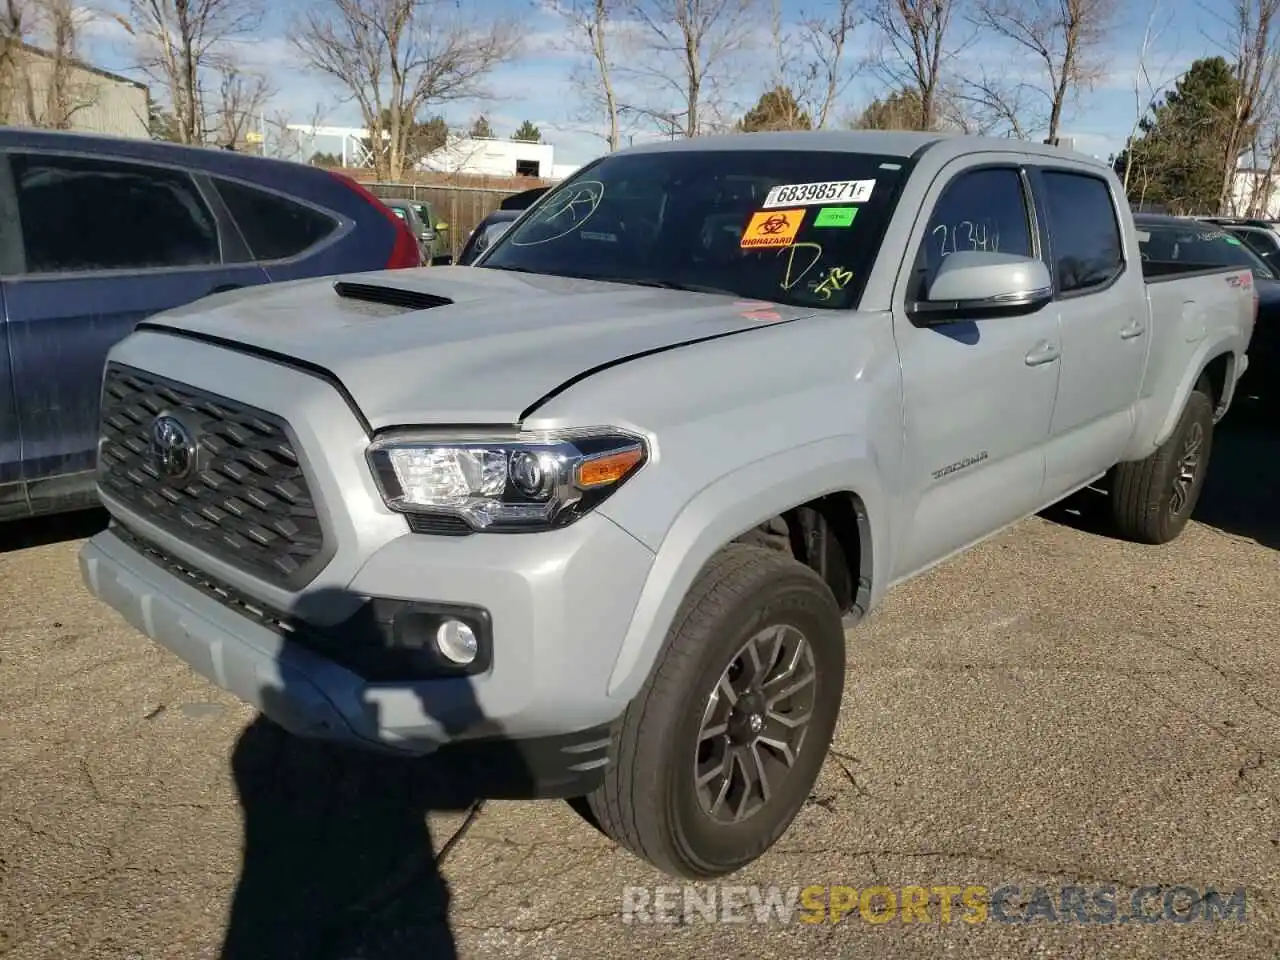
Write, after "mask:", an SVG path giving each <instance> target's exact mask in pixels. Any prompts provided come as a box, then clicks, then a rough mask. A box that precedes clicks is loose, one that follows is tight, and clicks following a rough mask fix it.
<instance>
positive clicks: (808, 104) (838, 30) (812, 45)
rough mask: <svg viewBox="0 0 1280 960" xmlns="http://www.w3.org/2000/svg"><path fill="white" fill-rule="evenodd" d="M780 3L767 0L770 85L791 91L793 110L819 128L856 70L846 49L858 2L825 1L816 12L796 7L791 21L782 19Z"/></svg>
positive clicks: (854, 26)
mask: <svg viewBox="0 0 1280 960" xmlns="http://www.w3.org/2000/svg"><path fill="white" fill-rule="evenodd" d="M782 6H783V4H782V0H772V4H771V8H770V34H771V39H772V47H773V59H774V76H773V78H772V83H771V84H770V88H771V89H774V90H777V89H780V88H785V89H787V90H790V91H791V92H792V94H793V95H794V96H795V103H796V108H797V110H798V112H800V113H803V114H805V115H807V116H809V117H810V118H811V119H812V123H813V128H814V129H816V130H821V129H822V128H823V127H825V126H826V125H827V123H828V122H829V121H830V119H831V117H832V111H833V109H834V108H835V106H836V104H837V103H838V102H839V100H840V98H841V96H842V95H843V94H844V92H845V91H846V90H847V89H848V88H849V84H850V83H852V82H853V79H854V76H855V74H856V72H857V70H856V65H855V64H853V62H852V58H851V57H850V56H849V55H848V47H849V41H850V40H851V39H852V38H853V34H854V31H855V30H856V29H857V27H858V26H859V24H860V23H861V22H862V20H861V16H860V14H859V10H858V0H829V2H828V3H826V4H822V5H819V9H818V10H801V11H800V12H799V19H798V21H797V22H795V23H794V24H792V23H790V22H789V21H788V20H787V19H786V17H785V16H784V14H783V9H782Z"/></svg>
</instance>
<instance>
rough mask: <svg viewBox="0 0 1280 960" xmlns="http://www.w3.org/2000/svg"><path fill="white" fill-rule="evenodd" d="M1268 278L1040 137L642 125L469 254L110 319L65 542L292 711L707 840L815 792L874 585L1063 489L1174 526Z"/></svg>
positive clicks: (611, 826)
mask: <svg viewBox="0 0 1280 960" xmlns="http://www.w3.org/2000/svg"><path fill="white" fill-rule="evenodd" d="M1256 310H1257V298H1256V293H1255V288H1254V285H1253V281H1252V276H1251V274H1250V271H1249V270H1248V269H1241V268H1239V267H1235V266H1229V265H1228V266H1224V265H1220V264H1213V263H1204V264H1201V263H1196V262H1194V261H1188V260H1186V259H1175V258H1169V259H1165V260H1158V259H1149V258H1148V259H1144V258H1143V256H1142V254H1141V252H1140V245H1139V240H1138V237H1137V235H1136V233H1135V228H1134V224H1133V218H1132V216H1131V214H1130V212H1129V208H1128V206H1127V204H1126V202H1125V199H1124V194H1123V190H1122V188H1121V185H1120V184H1119V182H1118V181H1117V179H1116V177H1115V175H1114V174H1113V173H1112V172H1111V171H1110V170H1109V169H1108V168H1107V167H1105V166H1104V165H1102V164H1099V163H1097V162H1094V161H1093V160H1091V159H1089V158H1086V157H1083V156H1080V155H1077V154H1073V153H1070V152H1067V151H1064V150H1060V149H1057V148H1054V147H1051V146H1042V145H1035V144H1029V143H1020V142H1013V141H1007V140H990V139H981V138H972V137H963V136H948V135H938V134H931V133H854V132H849V133H834V132H832V133H802V134H798V133H777V134H774V133H760V134H750V135H740V136H725V137H718V138H696V139H692V140H689V141H684V142H671V143H660V144H653V145H645V146H639V147H635V148H633V149H628V150H623V151H620V152H617V153H613V154H610V155H607V156H604V157H602V158H600V159H598V160H597V161H595V162H593V163H590V164H588V165H587V166H586V167H585V168H583V169H582V170H581V171H579V172H577V173H576V174H575V175H574V176H573V177H571V178H570V179H568V180H566V181H565V182H563V183H562V184H560V185H558V186H557V187H555V188H554V189H552V190H550V191H548V192H547V193H546V194H545V195H544V196H542V197H541V198H539V199H538V201H537V203H536V204H535V205H534V206H533V207H531V208H530V209H529V210H528V211H526V213H525V214H524V215H523V216H522V217H521V218H520V220H519V222H518V223H517V224H516V225H515V226H513V227H512V229H511V230H509V231H507V232H506V233H505V234H503V235H502V236H501V237H500V238H499V239H498V240H497V241H496V242H495V243H494V244H493V245H492V246H491V247H490V248H489V249H488V250H486V251H485V253H484V254H483V255H482V256H481V257H480V258H479V259H478V260H477V261H476V263H475V265H473V266H468V267H446V268H436V269H422V270H408V271H405V270H401V271H394V272H373V273H363V274H357V275H350V276H338V277H330V278H327V279H323V280H303V281H298V282H292V283H285V284H281V285H277V286H273V287H269V288H263V289H254V290H247V291H236V292H228V293H222V294H218V295H214V296H211V297H208V298H206V299H203V300H200V301H197V302H195V303H193V304H190V305H188V306H186V307H182V308H179V309H175V310H170V311H168V312H167V313H164V314H162V315H158V316H155V317H153V318H150V319H148V320H146V321H145V322H143V323H141V324H139V325H138V327H137V329H136V331H135V332H134V333H133V334H131V335H130V336H129V337H128V338H127V339H125V340H124V341H123V342H121V343H120V344H119V345H117V346H116V347H115V348H114V349H113V350H112V351H111V354H110V356H109V358H108V361H107V364H106V366H105V370H104V381H103V390H102V411H103V412H102V420H101V438H100V443H99V454H98V462H99V467H98V476H97V483H98V490H99V494H100V496H101V499H102V501H103V503H104V504H105V505H106V506H107V508H108V509H109V511H110V513H111V517H112V521H111V524H110V526H109V528H108V529H107V530H105V531H103V532H102V533H100V534H98V535H97V536H95V537H93V538H92V539H91V540H89V541H88V542H87V544H86V545H85V546H84V547H83V548H82V551H81V554H80V563H81V567H82V572H83V576H84V579H85V581H86V583H87V584H88V586H89V588H90V590H92V592H93V593H94V594H95V595H96V596H97V597H99V598H101V600H102V601H104V602H105V603H107V604H109V605H110V606H111V607H113V608H114V609H115V610H117V611H118V612H119V613H120V614H121V615H123V617H124V618H125V619H127V620H128V621H129V622H130V623H131V624H133V625H134V626H135V627H136V628H137V629H138V630H139V631H141V632H142V633H144V634H146V635H147V636H148V637H150V638H152V639H153V640H154V641H155V642H157V643H159V644H161V645H163V646H164V647H166V648H168V649H169V650H171V651H173V652H174V653H176V654H177V655H178V656H179V657H181V658H182V659H183V660H185V661H186V662H187V663H188V664H189V665H190V666H191V667H192V668H193V669H194V670H196V671H198V672H199V673H201V674H203V675H204V676H205V677H208V678H209V679H210V680H212V681H213V682H215V683H217V684H219V685H220V686H222V687H223V688H225V689H226V690H229V691H231V692H232V693H234V694H236V695H237V696H239V697H240V698H242V699H243V700H245V701H247V702H249V703H251V704H254V705H256V706H257V707H258V708H259V709H260V710H261V711H262V712H263V713H265V714H266V715H267V716H268V717H270V718H272V719H273V720H275V721H276V722H277V723H278V724H279V725H281V726H283V727H284V728H286V729H288V730H290V731H292V732H294V733H295V734H297V735H299V736H303V737H313V738H326V739H330V740H335V741H340V742H343V743H346V744H350V745H353V746H356V747H362V748H368V749H375V750H384V751H398V752H400V753H403V754H408V755H422V754H427V753H431V752H434V751H437V750H439V749H440V748H442V747H445V746H448V747H449V748H450V750H451V751H453V752H455V753H456V752H457V751H458V750H459V749H461V750H462V751H463V752H464V753H465V752H467V751H475V755H476V756H489V757H506V758H507V760H508V761H509V762H511V763H514V764H518V765H523V766H524V768H525V769H526V772H527V774H528V784H529V795H530V796H548V797H553V796H558V797H565V798H577V799H578V800H580V801H583V802H584V803H585V806H586V807H587V808H588V809H589V812H590V813H591V814H592V815H593V816H594V819H595V820H596V821H597V822H598V823H599V825H600V827H601V828H602V829H603V830H604V831H605V832H606V833H607V834H608V835H610V836H611V837H613V838H615V840H616V841H617V842H618V843H620V844H621V845H623V846H624V847H626V848H627V849H629V850H631V851H633V852H634V853H635V854H636V855H638V856H640V857H642V858H645V859H646V860H648V861H649V862H651V863H652V864H655V865H656V866H657V867H659V868H660V869H662V870H664V871H666V872H668V873H670V874H672V875H677V876H685V877H714V876H719V875H724V874H726V873H729V872H732V871H734V870H737V869H739V868H741V867H742V866H743V865H745V864H747V863H749V862H750V861H752V860H753V859H754V858H757V857H759V856H760V855H761V854H763V853H764V852H765V851H766V850H768V849H769V848H770V847H771V845H772V844H774V843H775V841H777V839H778V838H779V837H780V836H781V835H782V834H783V833H784V832H785V831H786V830H787V828H788V826H789V825H790V824H791V822H792V820H793V818H794V817H795V815H796V814H797V811H798V810H799V809H800V807H801V805H802V804H803V803H804V801H805V799H806V797H807V796H808V795H809V792H810V789H811V787H812V785H813V783H814V781H815V778H816V777H817V775H818V773H819V769H820V767H821V765H822V764H823V762H824V757H825V756H826V754H827V751H828V748H829V746H830V743H831V740H832V737H833V731H834V729H835V726H836V723H837V719H838V713H839V709H840V703H841V698H842V695H843V692H844V687H845V676H846V637H845V631H846V629H847V628H848V627H852V626H855V625H856V624H857V623H858V621H859V620H860V619H861V618H863V617H864V616H866V614H867V613H868V612H869V611H870V610H871V609H872V608H874V607H875V606H876V605H877V604H878V603H879V602H880V601H881V600H882V599H883V598H884V596H885V594H886V592H887V591H888V590H889V589H890V588H891V587H893V586H894V585H895V584H898V583H901V582H902V581H904V580H906V579H907V578H909V577H913V576H915V575H917V574H919V573H920V572H922V571H924V570H927V569H928V568H930V567H932V566H933V565H935V564H937V563H939V562H940V561H942V560H944V559H946V558H948V557H950V556H952V555H954V554H956V553H958V552H959V551H962V550H965V549H966V548H969V547H971V546H973V545H974V544H976V543H978V542H979V541H981V540H983V539H984V538H987V537H990V536H991V535H993V534H995V533H997V532H999V531H1001V530H1003V529H1005V528H1007V527H1009V526H1010V525H1012V524H1014V523H1016V522H1017V521H1019V520H1021V519H1022V518H1024V517H1027V516H1029V515H1031V514H1034V513H1036V512H1038V511H1040V510H1042V509H1043V508H1045V507H1047V506H1049V505H1051V504H1053V503H1055V502H1056V501H1059V500H1062V499H1063V498H1065V497H1067V496H1068V495H1070V494H1072V493H1073V492H1075V491H1078V490H1081V489H1082V488H1085V487H1088V486H1091V485H1099V486H1101V487H1102V488H1103V489H1105V490H1106V491H1107V492H1108V496H1109V502H1110V511H1111V514H1112V516H1113V518H1114V522H1115V526H1116V528H1117V530H1118V531H1119V533H1120V534H1122V535H1123V536H1125V537H1127V538H1129V539H1132V540H1135V541H1140V542H1145V543H1153V544H1154V543H1164V542H1167V541H1170V540H1172V539H1174V538H1175V537H1177V536H1178V534H1179V532H1180V531H1181V530H1182V529H1183V527H1184V526H1185V524H1186V523H1187V519H1188V517H1189V516H1190V515H1191V513H1192V510H1193V509H1194V507H1195V504H1196V500H1197V497H1198V495H1199V492H1200V489H1201V486H1202V484H1203V483H1204V479H1205V471H1206V470H1207V468H1208V463H1209V457H1210V450H1211V444H1212V437H1213V432H1214V427H1215V424H1216V423H1217V422H1218V421H1219V420H1220V418H1221V417H1222V416H1223V415H1224V413H1225V412H1226V411H1227V409H1228V406H1229V405H1230V403H1231V400H1232V394H1233V391H1234V389H1235V384H1236V381H1237V379H1238V378H1239V377H1240V375H1241V374H1242V372H1243V371H1244V369H1245V366H1246V357H1247V348H1248V344H1249V339H1250V336H1251V332H1252V328H1253V323H1254V317H1255V314H1256ZM850 669H853V670H856V669H857V664H856V663H855V664H853V665H852V667H851V668H850Z"/></svg>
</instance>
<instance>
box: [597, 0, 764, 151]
mask: <svg viewBox="0 0 1280 960" xmlns="http://www.w3.org/2000/svg"><path fill="white" fill-rule="evenodd" d="M756 8H757V2H756V0H628V6H627V10H628V12H629V14H630V15H631V17H632V18H633V19H634V20H635V21H636V30H637V36H636V38H635V42H636V45H637V47H638V49H637V50H636V51H635V52H634V53H633V55H631V56H629V57H628V58H627V61H628V62H627V66H626V68H625V72H626V74H627V75H628V76H631V77H634V78H635V79H636V81H637V85H638V87H640V88H643V89H644V92H646V93H647V94H649V95H650V96H651V97H652V98H653V99H652V100H651V101H649V102H637V103H628V104H624V105H623V106H622V107H621V109H622V110H623V111H626V112H630V113H633V114H635V115H638V116H641V117H645V118H647V119H648V120H649V121H650V122H652V123H654V124H656V125H657V126H658V127H659V128H660V129H662V130H664V131H665V132H667V133H669V134H670V135H671V136H672V137H675V136H677V135H679V136H684V137H696V136H698V135H699V134H701V133H705V132H707V131H708V130H710V129H713V128H714V127H715V126H716V122H717V120H718V119H723V117H724V116H725V115H726V114H727V112H728V109H729V108H730V107H731V106H732V105H731V104H727V103H725V102H724V101H723V99H722V97H723V94H724V92H725V91H726V90H728V89H730V88H732V87H733V85H734V80H735V79H736V72H735V70H734V67H735V66H736V64H735V60H736V59H737V57H738V55H739V54H741V53H742V52H743V51H745V50H746V49H748V48H749V46H750V44H751V39H752V37H751V31H752V24H753V23H754V14H755V13H756Z"/></svg>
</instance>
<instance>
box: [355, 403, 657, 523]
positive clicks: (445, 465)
mask: <svg viewBox="0 0 1280 960" xmlns="http://www.w3.org/2000/svg"><path fill="white" fill-rule="evenodd" d="M648 458H649V448H648V444H647V443H646V442H645V440H644V438H643V437H638V436H636V435H634V434H631V433H627V432H626V431H623V430H618V429H615V428H612V427H593V428H587V429H582V430H563V431H549V432H545V433H515V434H512V435H511V436H510V437H479V438H470V437H468V438H453V437H449V438H444V437H441V436H438V435H437V436H431V435H413V436H408V435H397V436H393V437H388V438H386V439H382V440H377V441H374V443H373V444H371V445H370V447H369V464H370V466H371V467H372V468H373V473H374V476H375V477H376V478H377V481H378V486H379V487H380V488H381V491H382V498H383V499H384V500H385V501H386V503H387V506H388V507H390V508H391V509H392V510H398V511H400V512H401V513H408V514H414V515H418V516H434V517H444V518H449V517H454V518H458V519H461V520H463V521H465V522H466V524H467V525H468V526H469V527H470V528H471V529H472V530H494V531H498V530H502V531H513V530H546V529H549V528H553V527H563V526H565V525H566V524H570V523H572V522H573V521H574V520H577V519H578V518H579V517H581V516H582V515H583V514H585V513H587V512H588V511H590V510H591V509H592V508H594V507H595V506H596V505H597V504H599V503H600V502H601V501H602V500H604V499H605V498H606V497H608V496H609V495H610V494H612V493H613V492H614V491H615V490H617V489H618V487H620V486H621V485H622V484H623V482H625V481H626V480H627V479H628V478H629V477H631V476H634V475H635V473H636V471H637V470H639V469H640V468H641V467H643V466H644V465H645V463H646V462H647V461H648Z"/></svg>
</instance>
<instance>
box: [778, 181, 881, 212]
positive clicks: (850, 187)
mask: <svg viewBox="0 0 1280 960" xmlns="http://www.w3.org/2000/svg"><path fill="white" fill-rule="evenodd" d="M875 185H876V182H875V181H874V180H822V181H819V182H817V183H780V184H778V186H776V187H774V188H773V189H772V190H770V191H769V193H768V195H767V196H766V197H765V198H764V203H762V204H761V206H762V207H764V208H765V209H766V210H771V209H773V208H774V207H784V206H796V205H798V204H799V205H804V206H809V205H811V204H817V203H824V204H828V203H866V202H867V201H868V200H870V199H871V191H872V190H873V189H874V188H875Z"/></svg>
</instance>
